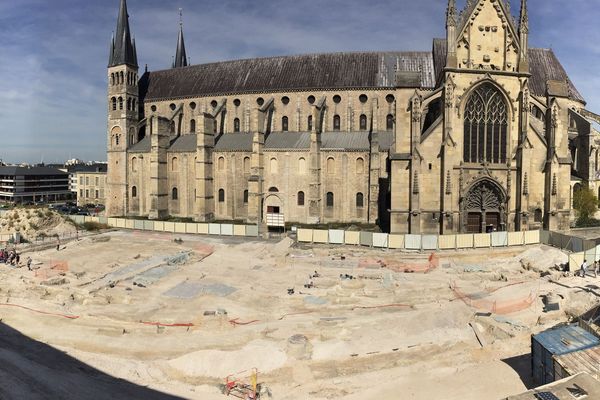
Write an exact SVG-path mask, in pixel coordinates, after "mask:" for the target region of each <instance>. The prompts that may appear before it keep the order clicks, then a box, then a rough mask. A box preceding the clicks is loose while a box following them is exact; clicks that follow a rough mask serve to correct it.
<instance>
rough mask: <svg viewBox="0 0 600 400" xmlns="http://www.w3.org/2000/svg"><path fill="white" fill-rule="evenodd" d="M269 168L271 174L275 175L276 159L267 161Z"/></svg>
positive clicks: (276, 168)
mask: <svg viewBox="0 0 600 400" xmlns="http://www.w3.org/2000/svg"><path fill="white" fill-rule="evenodd" d="M269 166H270V167H271V173H272V174H276V173H277V170H278V165H277V159H276V158H271V160H270V161H269Z"/></svg>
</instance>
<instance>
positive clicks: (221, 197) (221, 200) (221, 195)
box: [219, 189, 225, 203]
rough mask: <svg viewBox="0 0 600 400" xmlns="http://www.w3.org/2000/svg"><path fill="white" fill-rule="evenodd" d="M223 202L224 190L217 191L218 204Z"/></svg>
mask: <svg viewBox="0 0 600 400" xmlns="http://www.w3.org/2000/svg"><path fill="white" fill-rule="evenodd" d="M223 202H225V190H223V189H219V203H223Z"/></svg>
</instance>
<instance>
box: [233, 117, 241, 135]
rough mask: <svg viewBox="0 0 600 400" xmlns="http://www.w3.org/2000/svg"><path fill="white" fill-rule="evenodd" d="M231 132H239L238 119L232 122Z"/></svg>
mask: <svg viewBox="0 0 600 400" xmlns="http://www.w3.org/2000/svg"><path fill="white" fill-rule="evenodd" d="M233 131H234V132H239V131H240V119H239V118H235V119H234V120H233Z"/></svg>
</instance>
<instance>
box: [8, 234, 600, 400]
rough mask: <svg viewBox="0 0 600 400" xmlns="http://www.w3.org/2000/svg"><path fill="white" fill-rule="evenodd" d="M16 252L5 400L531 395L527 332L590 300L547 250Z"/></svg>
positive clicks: (128, 242)
mask: <svg viewBox="0 0 600 400" xmlns="http://www.w3.org/2000/svg"><path fill="white" fill-rule="evenodd" d="M179 238H180V239H181V241H179V240H177V241H174V239H179ZM28 256H31V257H32V260H33V262H32V265H33V267H34V270H33V271H28V270H27V268H26V267H21V268H11V267H9V266H5V265H4V264H0V318H1V321H0V379H1V380H2V382H7V383H6V384H3V385H2V388H1V389H0V398H2V399H5V398H6V399H12V398H14V399H21V398H28V399H38V398H39V399H56V398H61V399H63V398H64V399H83V398H85V399H87V398H89V399H104V398H106V399H121V398H123V399H125V398H127V399H132V398H140V399H142V398H143V399H147V398H148V399H153V398H156V399H172V398H173V399H174V398H184V399H202V400H212V399H224V398H226V397H225V396H224V395H223V394H221V390H220V387H219V385H220V384H222V383H223V382H224V379H225V378H226V377H227V376H228V375H230V374H237V375H236V376H242V377H243V376H246V375H249V372H245V371H250V370H251V369H252V368H256V369H257V370H258V381H259V382H261V383H264V385H265V387H267V388H268V391H270V393H271V396H272V398H273V399H278V400H279V399H290V400H291V399H347V400H350V399H353V400H354V399H356V400H358V399H360V400H371V399H372V400H375V399H377V400H382V399H406V400H412V399H414V400H425V399H431V398H443V399H445V400H453V399H457V400H458V399H460V400H479V399H482V398H491V399H494V398H497V399H500V398H503V397H506V396H509V395H513V394H517V393H520V392H523V391H525V390H527V389H528V388H530V387H531V386H532V384H531V382H530V377H529V376H530V370H529V369H530V366H529V362H530V361H529V346H530V335H531V334H532V333H537V332H539V331H542V330H544V329H546V328H548V327H551V326H553V325H555V324H557V323H559V322H565V321H567V319H568V318H569V316H572V315H576V314H577V313H579V312H582V311H584V310H586V309H587V308H589V307H591V306H592V305H593V304H595V302H596V301H597V300H596V299H597V297H596V292H597V291H600V288H599V287H598V286H596V284H598V282H600V278H594V277H587V278H585V279H582V278H578V277H572V276H563V274H562V273H561V272H558V271H556V270H554V269H552V267H554V266H555V265H556V264H558V263H561V262H564V261H566V256H565V255H564V254H563V253H561V252H560V251H558V250H555V249H552V248H549V247H545V246H529V247H521V248H503V249H482V250H470V251H450V252H440V253H437V254H435V255H433V256H432V255H431V254H418V253H402V252H397V251H388V250H375V249H367V248H360V247H333V246H304V245H293V242H292V241H291V240H290V239H287V238H286V239H283V240H281V241H248V240H244V239H236V238H220V239H217V238H208V237H202V236H190V235H179V234H158V233H142V232H125V231H119V232H110V233H106V234H102V235H99V236H93V237H87V238H84V239H82V240H79V241H74V242H70V243H68V244H66V245H64V246H63V247H62V248H61V250H60V251H57V250H56V249H50V250H45V251H40V252H36V253H24V254H23V256H22V257H21V260H22V262H24V261H25V260H26V259H27V257H28ZM315 271H316V272H317V273H318V275H319V276H318V277H311V276H312V275H314V274H315ZM352 278H354V279H352ZM311 281H312V283H313V284H314V286H315V287H309V288H306V287H304V285H305V284H309V283H310V282H311ZM288 289H293V292H294V293H293V294H288ZM545 302H546V303H554V304H557V307H556V308H558V310H555V311H549V312H544V307H545ZM263 398H270V397H269V396H268V394H266V391H265V394H264V395H263Z"/></svg>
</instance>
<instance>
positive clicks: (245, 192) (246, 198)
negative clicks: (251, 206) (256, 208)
mask: <svg viewBox="0 0 600 400" xmlns="http://www.w3.org/2000/svg"><path fill="white" fill-rule="evenodd" d="M244 204H248V190H244Z"/></svg>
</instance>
